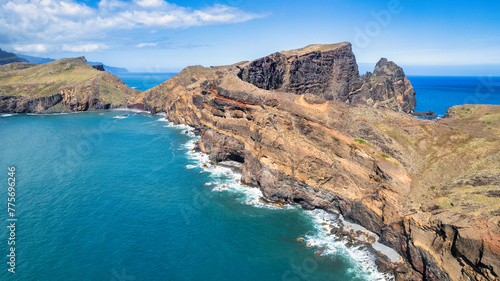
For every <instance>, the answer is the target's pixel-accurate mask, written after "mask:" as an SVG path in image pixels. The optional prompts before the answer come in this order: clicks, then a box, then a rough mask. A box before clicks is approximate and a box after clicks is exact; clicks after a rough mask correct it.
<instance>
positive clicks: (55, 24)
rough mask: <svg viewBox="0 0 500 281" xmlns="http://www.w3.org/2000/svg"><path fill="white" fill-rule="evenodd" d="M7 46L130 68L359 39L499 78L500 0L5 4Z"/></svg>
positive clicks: (425, 63) (371, 58) (361, 52)
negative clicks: (84, 58)
mask: <svg viewBox="0 0 500 281" xmlns="http://www.w3.org/2000/svg"><path fill="white" fill-rule="evenodd" d="M0 7H1V11H2V12H1V14H0V48H2V49H5V50H8V51H13V52H16V53H22V54H28V55H35V56H41V57H51V58H61V57H76V56H81V55H83V56H85V57H87V59H88V60H90V61H102V62H104V63H105V64H108V65H113V66H123V67H126V68H128V69H129V70H131V71H147V72H167V71H179V70H180V69H182V68H184V67H185V66H188V65H194V64H201V65H204V66H210V65H223V64H232V63H235V62H238V61H242V60H252V59H255V58H258V57H262V56H265V55H268V54H270V53H273V52H275V51H280V50H286V49H294V48H300V47H303V46H306V45H309V44H328V43H336V42H342V41H349V42H352V43H353V50H354V52H355V55H356V58H357V60H358V62H359V63H360V72H364V71H366V70H370V68H371V67H372V66H373V65H374V64H375V63H376V62H377V61H378V59H379V58H381V57H386V58H388V59H390V60H393V61H395V62H396V63H398V64H399V65H402V66H403V67H404V68H405V70H406V72H407V74H409V75H425V74H428V75H495V76H500V17H499V16H498V11H500V1H462V0H454V1H417V0H413V1H411V0H399V1H398V0H382V1H378V0H370V1H368V0H365V1H352V0H329V1H320V0H309V1H294V0H289V1H272V2H270V1H261V0H223V1H215V0H214V1H169V2H166V1H162V0H134V1H117V0H102V1H85V0H83V1H75V0H63V1H56V0H40V1H25V0H0Z"/></svg>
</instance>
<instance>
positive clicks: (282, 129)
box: [143, 44, 500, 280]
mask: <svg viewBox="0 0 500 281" xmlns="http://www.w3.org/2000/svg"><path fill="white" fill-rule="evenodd" d="M346 46H347V45H346V44H340V45H338V46H337V47H338V48H339V49H335V50H333V49H332V46H328V47H324V48H323V47H318V46H316V47H307V48H305V49H301V50H297V51H288V52H280V53H276V54H274V55H272V56H270V57H268V58H264V59H260V60H257V61H254V62H251V63H240V64H235V65H232V66H223V67H212V68H204V67H201V66H195V67H188V68H186V69H184V70H183V71H182V72H181V73H179V74H178V75H176V76H174V77H173V78H172V79H170V80H169V81H167V82H165V83H163V84H161V85H159V86H158V87H155V88H153V89H151V90H149V91H147V92H146V93H145V96H144V99H143V100H144V105H145V107H146V109H147V110H151V111H152V112H166V113H167V117H168V119H169V120H170V121H171V122H174V123H176V124H181V123H182V124H187V125H190V126H193V127H195V128H196V131H197V132H198V133H199V134H200V136H201V139H200V142H199V149H201V151H203V152H205V153H207V154H208V155H209V156H210V158H211V160H212V161H214V162H221V161H225V160H232V161H237V162H240V163H242V166H241V169H242V178H241V180H242V182H243V183H245V184H248V185H252V186H256V187H258V188H260V189H261V190H262V192H263V193H264V195H265V196H266V198H267V199H269V200H272V201H274V202H278V203H280V202H281V203H297V204H300V205H302V206H303V207H304V208H307V209H312V208H321V209H324V210H327V211H336V212H340V213H341V214H342V215H344V217H346V218H347V219H349V220H351V221H354V222H357V223H360V224H361V225H363V226H364V227H366V228H367V229H369V230H371V231H373V232H374V233H376V234H377V235H379V236H380V241H381V242H383V243H385V244H386V245H388V246H390V247H392V248H394V249H395V250H396V251H397V252H398V253H399V254H400V255H401V256H402V257H403V258H404V259H405V261H406V263H407V265H406V268H405V266H400V267H397V268H396V269H395V271H394V272H395V273H396V274H397V275H398V276H397V278H398V279H397V280H497V279H498V276H499V274H500V264H499V261H500V212H498V211H497V210H500V202H499V201H498V200H495V198H497V197H494V196H496V195H495V194H497V192H500V184H499V182H498V181H495V179H498V175H499V169H500V167H499V163H500V127H499V126H500V106H484V105H483V106H479V105H469V106H460V107H456V108H454V109H452V110H449V113H448V114H447V115H448V116H449V118H444V119H441V120H440V121H438V122H434V121H427V120H421V119H417V118H414V117H412V116H410V115H408V114H406V113H403V112H401V111H403V108H405V106H406V108H407V109H409V108H411V106H410V105H409V104H410V102H411V100H410V99H406V100H405V98H404V97H402V98H401V96H399V98H394V97H393V96H392V97H391V96H390V95H388V94H387V93H391V94H394V95H398V93H399V94H404V93H410V92H412V90H411V89H412V88H410V84H407V83H406V82H405V81H406V78H404V74H403V72H402V70H400V68H399V67H397V66H396V65H395V64H393V63H391V62H388V61H387V60H384V59H383V60H381V62H379V64H377V67H376V69H375V71H374V73H373V74H368V75H365V76H363V77H359V79H358V80H356V81H357V82H355V83H354V82H353V81H355V79H351V78H352V77H350V74H348V75H347V76H349V77H350V78H349V79H347V77H342V75H340V74H339V75H337V74H335V73H333V74H331V75H334V76H335V75H337V76H336V78H335V79H333V78H332V79H330V80H328V79H326V78H325V79H326V80H321V81H323V82H322V83H327V84H328V83H330V85H337V86H338V85H342V86H339V88H338V89H344V88H343V87H347V88H349V87H351V85H353V86H352V87H354V88H355V87H357V86H359V85H366V84H367V83H368V82H369V83H370V85H371V88H366V90H364V89H363V88H358V89H360V90H359V91H357V92H352V91H351V92H349V93H348V97H350V99H349V100H348V101H343V100H337V98H335V97H339V96H341V95H342V93H345V92H344V91H331V92H330V93H332V96H333V97H334V98H330V97H329V96H327V95H324V96H323V95H321V93H320V92H321V90H319V89H320V88H319V87H324V85H319V84H321V83H318V85H317V86H316V85H315V83H313V82H314V81H320V80H317V79H320V78H318V77H319V76H318V77H316V76H308V75H305V76H300V77H315V78H311V79H309V78H304V80H302V81H303V83H305V84H306V85H304V87H300V86H299V84H294V83H292V84H291V82H290V81H291V80H290V78H291V77H290V69H291V65H292V63H290V62H291V61H295V60H297V59H298V58H303V59H304V60H306V62H303V63H301V65H304V64H307V65H308V66H307V67H305V68H304V69H309V68H310V67H312V65H314V63H313V61H314V60H316V59H317V61H321V62H325V64H326V62H327V61H328V60H330V59H325V60H322V59H321V56H319V55H318V53H317V52H318V51H319V52H320V53H321V52H331V54H330V55H329V56H333V57H334V58H333V61H335V59H336V58H335V55H334V54H335V53H336V51H338V52H344V51H345V50H347V49H348V47H349V46H347V47H346ZM343 50H344V51H343ZM309 53H310V54H312V55H310V57H309V55H308V54H309ZM283 56H285V57H286V58H287V59H286V61H287V64H286V67H283V65H284V64H283V63H284V60H283ZM342 57H343V58H345V59H346V60H350V59H347V57H346V56H342ZM306 58H313V59H306ZM342 64H343V67H346V66H345V63H342ZM321 65H323V64H321ZM259 68H261V69H260V70H259ZM299 69H300V67H299ZM339 69H346V68H338V69H336V71H340V70H339ZM347 69H351V68H350V67H347ZM299 72H301V73H306V72H307V71H305V70H301V71H299ZM280 73H285V75H284V76H283V79H281V78H280V77H281V74H280ZM311 73H313V72H311ZM318 73H319V72H318ZM339 73H340V72H339ZM321 79H323V78H321ZM247 81H248V82H247ZM292 81H298V80H293V79H292ZM324 81H326V82H324ZM329 81H330V82H329ZM351 82H353V83H351ZM408 83H409V82H408ZM289 85H296V86H294V87H291V86H289ZM384 85H385V86H384ZM329 87H330V86H329ZM360 87H361V86H360ZM333 88H335V87H330V88H328V89H333ZM299 89H307V90H304V91H302V92H300V91H301V90H299ZM323 89H326V88H323ZM368 89H371V90H368ZM384 91H385V92H384ZM369 92H370V93H373V95H372V96H369V95H368V93H369ZM339 93H340V94H339ZM384 93H385V94H384ZM311 95H312V96H311ZM411 95H413V94H409V96H411ZM357 96H360V97H359V99H357V98H356V97H357ZM361 96H364V98H361ZM315 97H317V98H315ZM365 98H366V100H365ZM369 99H372V101H374V103H373V104H370V103H367V102H366V101H368V100H369ZM361 101H364V102H361ZM400 101H401V102H402V103H401V104H400V103H399V102H400ZM375 104H378V105H380V104H382V105H388V104H391V106H375ZM374 107H377V108H374ZM400 108H401V110H400ZM394 109H395V110H394ZM381 264H382V263H381Z"/></svg>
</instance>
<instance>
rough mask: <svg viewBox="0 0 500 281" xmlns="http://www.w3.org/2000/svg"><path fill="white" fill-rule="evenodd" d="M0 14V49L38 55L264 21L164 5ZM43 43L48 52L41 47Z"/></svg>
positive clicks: (13, 1)
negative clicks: (152, 33) (128, 34)
mask: <svg viewBox="0 0 500 281" xmlns="http://www.w3.org/2000/svg"><path fill="white" fill-rule="evenodd" d="M0 10H1V11H2V12H1V13H0V38H7V40H8V42H0V43H2V44H10V45H12V46H14V45H16V46H17V49H16V50H21V49H23V50H28V49H30V50H31V49H33V50H37V52H44V51H50V50H53V49H56V50H65V51H74V52H80V51H81V50H83V51H93V50H99V49H102V48H103V47H104V46H103V45H102V44H100V45H99V44H94V43H88V44H83V45H82V44H80V42H87V41H88V42H96V41H100V40H104V39H106V37H107V35H108V34H109V33H111V32H116V31H119V30H133V29H142V28H147V29H152V30H159V29H160V30H161V29H173V28H189V27H195V26H203V25H215V24H231V23H238V22H245V21H249V20H252V19H256V18H260V17H263V15H261V14H254V13H248V12H245V11H242V10H240V9H238V8H235V7H230V6H225V5H219V4H216V5H213V6H209V7H205V8H202V9H192V8H188V7H182V6H178V5H175V4H171V3H168V2H165V1H163V0H134V1H118V0H101V1H100V2H99V4H98V6H97V8H92V7H89V6H87V5H85V4H81V3H78V2H76V1H75V0H62V1H57V0H0ZM47 43H50V44H51V45H52V48H49V47H47V46H46V47H45V49H44V48H43V47H42V45H43V44H47ZM75 43H76V45H75ZM136 44H137V43H136ZM24 52H30V51H24Z"/></svg>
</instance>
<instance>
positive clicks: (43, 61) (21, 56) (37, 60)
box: [16, 54, 55, 63]
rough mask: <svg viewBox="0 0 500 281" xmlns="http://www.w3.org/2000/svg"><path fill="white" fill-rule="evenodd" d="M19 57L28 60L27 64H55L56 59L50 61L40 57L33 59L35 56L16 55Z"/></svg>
mask: <svg viewBox="0 0 500 281" xmlns="http://www.w3.org/2000/svg"><path fill="white" fill-rule="evenodd" d="M16 55H17V56H18V57H20V58H22V59H24V60H26V62H31V63H48V62H53V61H55V59H50V58H40V57H33V56H27V55H21V54H16Z"/></svg>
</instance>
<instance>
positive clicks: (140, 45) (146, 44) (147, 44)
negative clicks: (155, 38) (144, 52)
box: [137, 43, 158, 48]
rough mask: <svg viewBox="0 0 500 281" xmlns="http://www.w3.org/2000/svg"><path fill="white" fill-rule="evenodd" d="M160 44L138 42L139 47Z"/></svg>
mask: <svg viewBox="0 0 500 281" xmlns="http://www.w3.org/2000/svg"><path fill="white" fill-rule="evenodd" d="M157 45H158V44H156V43H140V44H137V47H138V48H143V47H155V46H157Z"/></svg>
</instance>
